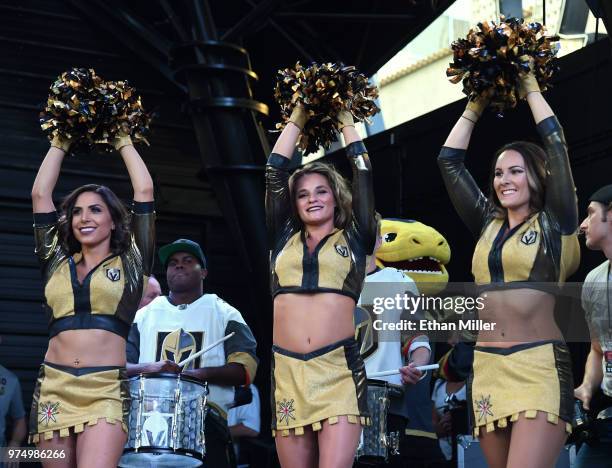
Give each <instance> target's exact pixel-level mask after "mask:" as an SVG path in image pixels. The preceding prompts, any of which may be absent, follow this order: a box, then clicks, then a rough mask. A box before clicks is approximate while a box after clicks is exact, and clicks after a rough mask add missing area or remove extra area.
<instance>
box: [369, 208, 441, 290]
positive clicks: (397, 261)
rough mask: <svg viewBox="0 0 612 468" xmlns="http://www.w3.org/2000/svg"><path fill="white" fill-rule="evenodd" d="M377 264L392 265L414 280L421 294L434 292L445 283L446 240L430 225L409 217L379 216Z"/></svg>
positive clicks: (381, 265)
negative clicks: (388, 217) (379, 244)
mask: <svg viewBox="0 0 612 468" xmlns="http://www.w3.org/2000/svg"><path fill="white" fill-rule="evenodd" d="M380 234H381V236H382V244H381V246H380V248H379V249H378V251H377V252H376V264H377V266H379V267H381V268H383V267H393V268H397V269H398V270H401V271H403V272H404V274H405V275H406V276H409V277H410V278H412V279H413V280H414V282H415V283H416V285H417V287H418V288H419V292H420V293H421V294H437V293H439V292H440V291H442V290H443V289H444V288H445V287H446V284H447V283H448V271H447V270H446V267H445V265H447V264H448V262H449V261H450V256H451V251H450V247H449V245H448V242H447V241H446V239H445V238H444V236H443V235H442V234H440V233H439V232H438V231H436V230H435V229H434V228H432V227H430V226H427V225H425V224H423V223H419V222H418V221H414V220H411V219H383V220H382V221H381V226H380Z"/></svg>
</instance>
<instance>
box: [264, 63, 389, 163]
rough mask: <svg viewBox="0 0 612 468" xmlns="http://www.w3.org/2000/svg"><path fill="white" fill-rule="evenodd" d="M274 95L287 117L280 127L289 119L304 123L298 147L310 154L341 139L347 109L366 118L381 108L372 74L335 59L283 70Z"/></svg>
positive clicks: (354, 116) (357, 115) (284, 115)
mask: <svg viewBox="0 0 612 468" xmlns="http://www.w3.org/2000/svg"><path fill="white" fill-rule="evenodd" d="M274 97H275V99H276V101H277V102H278V103H279V104H280V106H281V117H282V119H283V121H282V122H280V123H278V124H276V128H277V129H283V128H284V127H285V126H286V125H287V123H288V122H293V123H294V124H295V125H296V126H298V127H300V129H301V130H302V134H301V135H300V139H299V141H298V147H299V148H300V149H301V150H302V151H304V152H305V153H306V154H309V153H314V152H316V151H317V150H318V149H319V147H320V146H323V147H324V148H326V149H327V148H329V147H330V145H331V144H332V143H333V142H334V141H337V139H338V136H337V135H338V134H337V131H339V130H341V128H342V126H344V125H343V122H342V121H341V120H340V117H341V116H343V115H344V114H343V112H348V113H349V114H350V115H351V120H352V119H353V118H354V119H355V120H357V121H364V120H367V119H368V117H371V116H373V115H374V114H376V113H377V112H379V110H380V109H378V107H377V106H376V104H375V102H374V100H375V99H376V98H377V97H378V91H377V89H376V87H375V86H373V85H371V84H370V83H369V81H368V78H367V77H366V76H365V75H363V74H361V73H359V72H358V71H357V70H356V69H355V67H345V66H342V65H338V64H333V63H325V64H322V65H319V64H316V63H314V64H312V65H311V66H310V67H308V68H304V67H302V66H301V65H300V64H299V63H297V64H296V66H295V68H293V69H289V68H286V69H284V70H279V71H278V79H277V83H276V88H275V90H274ZM299 105H301V106H303V111H302V110H299V107H297V106H299ZM296 109H298V112H297V114H295V112H296ZM351 125H354V124H352V123H351Z"/></svg>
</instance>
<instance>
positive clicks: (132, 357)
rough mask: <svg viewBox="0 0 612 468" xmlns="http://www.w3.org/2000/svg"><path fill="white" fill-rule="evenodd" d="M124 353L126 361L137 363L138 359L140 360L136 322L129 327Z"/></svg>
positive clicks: (138, 334) (138, 332) (138, 333)
mask: <svg viewBox="0 0 612 468" xmlns="http://www.w3.org/2000/svg"><path fill="white" fill-rule="evenodd" d="M125 354H126V358H127V362H129V363H131V364H138V361H139V360H140V330H138V324H137V323H133V324H132V327H131V328H130V334H129V335H128V339H127V344H126V348H125Z"/></svg>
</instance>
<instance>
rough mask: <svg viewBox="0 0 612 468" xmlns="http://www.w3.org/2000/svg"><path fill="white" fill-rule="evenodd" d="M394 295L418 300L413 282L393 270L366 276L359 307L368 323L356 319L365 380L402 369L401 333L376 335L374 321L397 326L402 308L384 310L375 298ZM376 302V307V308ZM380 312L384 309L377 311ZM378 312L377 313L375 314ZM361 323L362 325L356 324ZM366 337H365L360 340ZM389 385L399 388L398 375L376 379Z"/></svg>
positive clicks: (378, 332) (391, 332)
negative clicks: (364, 312)
mask: <svg viewBox="0 0 612 468" xmlns="http://www.w3.org/2000/svg"><path fill="white" fill-rule="evenodd" d="M397 294H399V295H400V296H403V295H404V294H409V295H415V296H418V294H419V292H418V289H417V287H416V285H415V283H414V281H413V280H412V279H411V278H409V277H407V276H406V275H404V273H402V272H401V271H400V270H397V269H395V268H383V269H381V270H378V271H376V272H374V273H371V274H369V275H367V276H366V279H365V284H364V288H363V291H362V292H361V296H360V297H359V303H358V306H360V307H361V308H362V309H364V310H366V311H367V312H368V314H369V318H368V322H364V321H362V320H359V318H357V317H356V320H355V321H356V322H357V323H356V326H357V334H358V335H359V334H361V335H362V338H365V340H363V339H362V340H360V341H361V345H362V346H361V349H362V356H363V358H364V362H365V368H366V374H367V376H368V377H370V375H371V374H372V373H374V372H381V371H386V370H392V369H399V368H400V367H402V366H403V365H404V361H403V358H402V343H401V332H400V331H399V330H386V331H384V332H381V331H377V330H376V329H375V328H376V327H377V325H376V323H375V322H376V321H380V322H378V323H379V324H380V323H399V322H400V320H401V318H402V314H403V313H404V310H403V309H401V308H397V307H393V308H383V307H382V305H381V304H379V302H380V301H379V300H378V298H391V297H395V296H396V295H397ZM375 299H376V300H378V301H377V304H378V305H379V306H378V307H375ZM380 309H383V310H382V311H380ZM377 312H380V313H377ZM359 322H361V323H359ZM360 328H361V330H360ZM363 335H366V336H363ZM376 378H377V379H379V380H385V381H387V382H389V383H392V384H396V385H401V383H402V382H401V378H400V376H399V375H398V374H396V375H390V376H385V377H376Z"/></svg>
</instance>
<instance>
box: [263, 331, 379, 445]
mask: <svg viewBox="0 0 612 468" xmlns="http://www.w3.org/2000/svg"><path fill="white" fill-rule="evenodd" d="M271 393H272V434H273V436H275V435H276V432H278V431H280V434H281V435H282V436H288V435H289V434H290V432H289V430H290V429H293V430H294V433H295V435H303V434H304V428H305V427H306V426H311V427H312V430H313V431H319V430H321V427H322V426H321V424H322V423H323V422H325V421H328V423H329V424H336V423H337V422H338V417H339V416H346V417H347V419H348V421H349V422H350V423H353V424H357V423H361V425H367V424H369V417H368V406H367V384H366V374H365V366H364V364H363V360H362V359H361V356H360V354H359V347H358V345H357V342H356V341H355V340H354V339H353V338H347V339H345V340H342V341H339V342H337V343H334V344H331V345H329V346H326V347H324V348H321V349H318V350H316V351H313V352H311V353H307V354H300V353H294V352H292V351H288V350H286V349H283V348H279V347H278V346H273V347H272V392H271Z"/></svg>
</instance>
